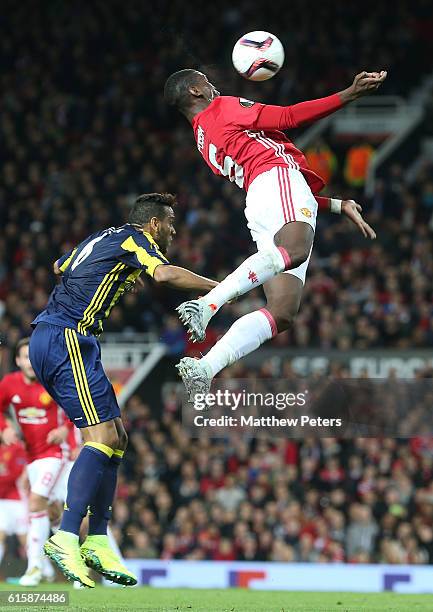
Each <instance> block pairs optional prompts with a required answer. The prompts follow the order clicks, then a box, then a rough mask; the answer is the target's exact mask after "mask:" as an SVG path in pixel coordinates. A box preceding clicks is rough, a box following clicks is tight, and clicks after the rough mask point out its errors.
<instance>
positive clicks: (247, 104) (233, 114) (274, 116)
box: [224, 94, 343, 130]
mask: <svg viewBox="0 0 433 612" xmlns="http://www.w3.org/2000/svg"><path fill="white" fill-rule="evenodd" d="M225 100H226V101H227V102H225V103H224V113H225V115H226V120H227V121H230V122H231V123H232V124H234V125H236V126H238V127H241V128H245V129H248V128H249V129H252V130H288V129H291V128H296V127H300V126H302V125H305V124H306V123H311V122H313V121H318V120H319V119H322V118H323V117H327V116H328V115H330V114H331V113H334V112H335V111H337V110H339V109H340V108H342V106H343V102H342V100H341V98H340V96H339V95H338V94H333V95H332V96H327V97H326V98H319V99H318V100H309V101H308V102H300V103H299V104H293V105H292V106H273V105H270V104H260V103H258V102H252V101H251V100H245V99H244V98H230V97H228V98H225ZM229 101H230V102H229ZM235 101H237V105H236V102H235ZM233 102H234V103H233Z"/></svg>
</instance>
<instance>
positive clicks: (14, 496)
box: [0, 442, 28, 563]
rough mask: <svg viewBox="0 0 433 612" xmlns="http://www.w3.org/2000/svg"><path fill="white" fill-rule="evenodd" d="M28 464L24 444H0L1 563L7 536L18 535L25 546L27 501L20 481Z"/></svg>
mask: <svg viewBox="0 0 433 612" xmlns="http://www.w3.org/2000/svg"><path fill="white" fill-rule="evenodd" d="M26 464H27V456H26V450H25V448H24V446H23V444H22V442H16V443H15V444H11V445H9V446H6V445H4V444H0V563H1V561H2V559H3V555H4V552H5V542H6V538H7V536H10V535H13V534H16V536H17V537H18V540H19V541H20V543H21V545H22V546H25V542H26V534H27V518H28V517H27V500H26V499H24V498H23V491H20V489H19V486H18V481H19V479H20V477H21V476H22V474H23V471H24V469H25V467H26Z"/></svg>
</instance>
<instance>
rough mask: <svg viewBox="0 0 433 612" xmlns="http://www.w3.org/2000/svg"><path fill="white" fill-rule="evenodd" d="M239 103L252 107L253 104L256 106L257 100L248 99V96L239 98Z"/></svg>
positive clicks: (245, 106)
mask: <svg viewBox="0 0 433 612" xmlns="http://www.w3.org/2000/svg"><path fill="white" fill-rule="evenodd" d="M239 104H240V105H241V106H243V107H244V108H250V107H251V106H254V104H255V102H253V101H252V100H247V99H246V98H239Z"/></svg>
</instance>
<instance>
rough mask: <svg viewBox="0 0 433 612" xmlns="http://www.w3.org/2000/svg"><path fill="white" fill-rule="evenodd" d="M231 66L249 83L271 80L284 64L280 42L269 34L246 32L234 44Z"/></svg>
mask: <svg viewBox="0 0 433 612" xmlns="http://www.w3.org/2000/svg"><path fill="white" fill-rule="evenodd" d="M232 61H233V66H234V67H235V68H236V70H237V71H238V72H239V74H241V75H242V76H243V77H245V78H246V79H248V80H250V81H267V80H268V79H271V78H272V77H273V76H274V75H275V74H277V72H278V71H279V69H280V68H281V66H282V65H283V63H284V48H283V45H282V44H281V41H280V40H279V39H278V38H277V37H276V36H274V35H273V34H270V33H269V32H262V31H256V32H248V34H245V35H244V36H242V37H241V38H240V39H239V40H238V42H237V43H236V44H235V46H234V48H233V53H232Z"/></svg>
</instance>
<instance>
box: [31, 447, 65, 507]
mask: <svg viewBox="0 0 433 612" xmlns="http://www.w3.org/2000/svg"><path fill="white" fill-rule="evenodd" d="M67 463H68V462H67V461H65V460H64V459H59V458H57V457H43V458H42V459H36V460H35V461H32V462H31V463H29V465H28V466H27V475H28V478H29V482H30V489H31V491H32V493H36V494H37V495H40V496H41V497H46V498H47V499H49V500H54V499H60V498H59V497H57V489H58V488H59V487H60V485H61V477H62V473H63V471H64V470H66V466H67Z"/></svg>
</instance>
